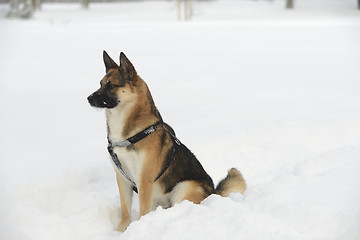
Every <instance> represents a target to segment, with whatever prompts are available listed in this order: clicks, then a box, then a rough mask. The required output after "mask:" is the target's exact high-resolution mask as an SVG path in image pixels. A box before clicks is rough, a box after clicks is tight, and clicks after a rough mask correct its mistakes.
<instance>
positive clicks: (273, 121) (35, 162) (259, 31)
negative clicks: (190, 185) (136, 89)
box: [0, 0, 360, 240]
mask: <svg viewBox="0 0 360 240" xmlns="http://www.w3.org/2000/svg"><path fill="white" fill-rule="evenodd" d="M40 3H41V4H40ZM37 4H38V5H36V4H35V5H33V4H32V2H31V1H28V2H26V1H25V2H24V1H20V0H19V1H18V2H14V1H12V3H10V2H9V1H4V0H1V2H0V205H1V208H0V239H21V240H23V239H34V240H35V239H36V240H42V239H46V240H48V239H61V240H63V239H87V240H88V239H97V240H98V239H119V238H123V239H155V238H156V239H161V238H164V239H165V238H166V239H193V238H195V237H197V238H198V239H278V240H279V239H280V240H281V239H292V240H294V239H346V240H351V239H353V240H358V239H359V236H360V232H359V231H360V226H359V223H360V205H359V202H360V189H359V186H358V183H359V182H360V175H359V174H358V172H359V170H360V124H359V122H360V83H359V79H360V68H359V66H360V11H359V10H358V1H357V0H294V1H293V3H292V5H293V6H292V8H287V7H290V6H291V3H289V2H288V1H285V0H273V1H267V0H266V1H265V0H257V1H252V0H232V1H231V0H218V1H204V0H203V1H194V0H193V1H180V2H178V1H145V0H144V1H117V2H115V1H111V2H100V1H90V2H88V3H86V2H82V3H80V2H79V1H77V2H65V1H63V2H60V1H53V2H50V1H44V2H40V1H38V2H37ZM16 6H18V7H16ZM179 9H180V10H179ZM185 9H187V10H186V11H185ZM103 50H106V51H107V52H108V53H109V55H110V56H111V57H113V59H114V60H115V61H117V62H118V59H119V54H120V52H121V51H123V52H125V54H126V55H127V56H128V57H129V59H130V60H131V61H132V62H133V64H134V66H135V68H136V69H137V71H138V73H139V75H140V76H141V77H142V78H143V79H144V80H145V81H146V82H147V83H148V85H149V87H150V90H151V92H152V94H153V97H154V100H155V103H156V105H157V107H158V108H159V110H160V112H161V114H162V116H163V118H164V121H166V122H167V123H169V124H170V125H171V126H173V127H174V129H175V131H176V133H177V136H178V137H179V138H180V140H181V141H182V142H183V143H185V144H186V145H187V146H188V147H189V148H190V149H191V150H192V151H193V152H194V153H195V154H196V156H197V157H198V158H199V160H200V161H201V163H202V164H203V166H204V168H205V169H206V170H207V172H208V173H209V174H210V175H211V176H212V177H213V179H214V182H218V181H219V180H220V179H221V178H222V177H224V176H225V174H226V171H227V170H228V169H229V168H231V167H237V168H238V169H240V170H241V172H242V173H243V174H244V176H245V179H246V180H247V183H248V187H249V188H248V190H247V192H246V193H245V195H244V196H241V195H236V194H235V195H233V196H231V197H230V198H217V197H216V196H211V197H209V199H207V200H206V201H205V202H204V203H202V204H201V205H200V206H193V205H191V204H189V203H182V204H179V205H177V206H176V207H174V208H173V209H167V210H161V209H158V210H156V212H154V213H152V214H149V215H147V216H146V217H144V218H142V219H141V220H140V221H136V220H137V214H138V204H137V203H136V201H137V200H136V199H137V196H134V200H135V204H134V205H133V220H134V223H133V224H131V225H130V227H129V229H128V230H127V232H126V233H125V234H120V233H117V232H116V231H114V229H115V228H116V227H117V224H118V222H119V221H120V204H119V197H118V192H117V187H116V182H115V180H114V179H115V177H114V171H113V169H112V165H111V163H110V160H109V158H108V153H107V150H106V145H107V141H106V129H105V126H106V125H105V117H104V113H103V111H98V110H95V109H93V108H91V107H90V106H89V104H88V103H87V100H86V98H87V96H88V95H89V94H91V93H92V92H93V91H94V90H96V89H97V88H98V87H99V81H100V79H101V78H102V76H103V75H104V73H105V72H104V71H105V68H104V65H103V61H102V51H103ZM199 223H201V224H199Z"/></svg>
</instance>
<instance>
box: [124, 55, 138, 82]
mask: <svg viewBox="0 0 360 240" xmlns="http://www.w3.org/2000/svg"><path fill="white" fill-rule="evenodd" d="M120 68H121V69H122V70H123V71H124V73H126V74H127V76H128V80H129V81H132V80H133V78H134V76H135V75H136V71H135V68H134V66H133V65H132V63H131V62H130V60H129V59H128V58H127V57H126V56H125V54H124V53H123V52H121V53H120Z"/></svg>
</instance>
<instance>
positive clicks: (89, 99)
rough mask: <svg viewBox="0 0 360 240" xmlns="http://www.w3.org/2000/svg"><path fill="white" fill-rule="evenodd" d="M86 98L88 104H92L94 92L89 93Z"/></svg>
mask: <svg viewBox="0 0 360 240" xmlns="http://www.w3.org/2000/svg"><path fill="white" fill-rule="evenodd" d="M87 100H88V102H89V103H90V104H93V103H94V94H91V95H90V96H88V98H87Z"/></svg>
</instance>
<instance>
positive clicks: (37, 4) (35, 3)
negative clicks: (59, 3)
mask: <svg viewBox="0 0 360 240" xmlns="http://www.w3.org/2000/svg"><path fill="white" fill-rule="evenodd" d="M32 2H33V6H34V9H35V10H36V11H40V10H41V0H33V1H32Z"/></svg>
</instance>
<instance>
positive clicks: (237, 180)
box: [216, 168, 247, 197]
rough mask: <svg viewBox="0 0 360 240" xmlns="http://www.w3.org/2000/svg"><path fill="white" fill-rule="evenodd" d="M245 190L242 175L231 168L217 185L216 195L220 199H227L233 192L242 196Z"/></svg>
mask: <svg viewBox="0 0 360 240" xmlns="http://www.w3.org/2000/svg"><path fill="white" fill-rule="evenodd" d="M246 188H247V186H246V182H245V180H244V177H243V176H242V174H241V173H240V172H239V171H238V170H237V169H235V168H232V169H230V170H229V171H228V175H227V176H226V177H225V178H224V179H223V180H222V181H220V183H219V184H218V186H217V188H216V194H218V195H220V196H222V197H228V196H229V195H230V193H233V192H239V193H241V194H244V192H245V191H246Z"/></svg>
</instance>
